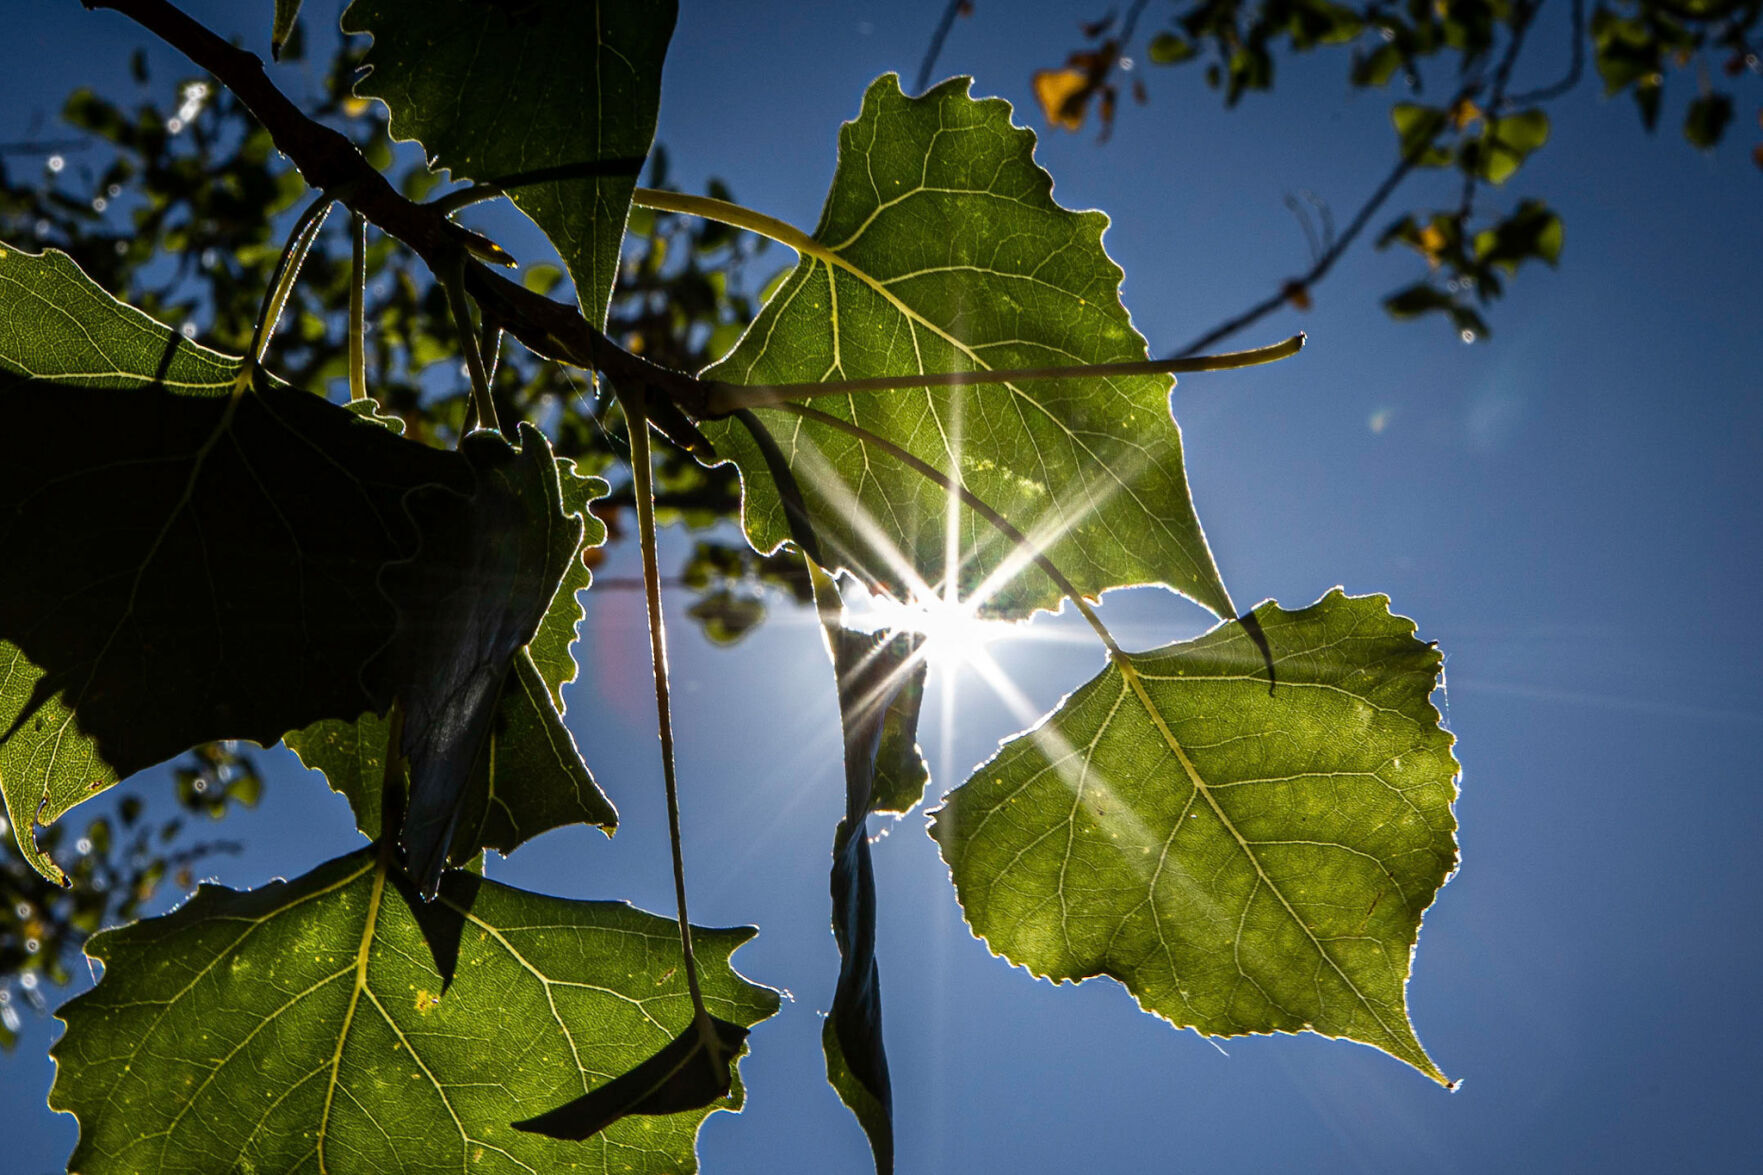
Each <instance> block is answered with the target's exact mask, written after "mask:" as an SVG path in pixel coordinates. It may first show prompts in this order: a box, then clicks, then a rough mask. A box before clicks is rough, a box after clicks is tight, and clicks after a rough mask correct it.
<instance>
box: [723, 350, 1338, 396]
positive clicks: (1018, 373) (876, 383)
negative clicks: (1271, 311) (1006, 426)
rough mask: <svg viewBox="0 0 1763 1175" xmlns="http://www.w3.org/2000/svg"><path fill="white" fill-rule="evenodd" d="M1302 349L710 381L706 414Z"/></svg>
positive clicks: (1202, 365) (1204, 367)
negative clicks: (816, 379)
mask: <svg viewBox="0 0 1763 1175" xmlns="http://www.w3.org/2000/svg"><path fill="white" fill-rule="evenodd" d="M1303 349H1304V336H1303V335H1302V334H1295V335H1293V336H1292V337H1291V338H1289V339H1286V340H1284V341H1283V342H1278V343H1273V344H1271V345H1270V346H1266V347H1256V348H1253V349H1252V350H1248V351H1229V352H1226V353H1225V354H1222V355H1197V356H1188V357H1178V358H1175V359H1140V360H1133V361H1130V362H1125V363H1081V364H1063V365H1060V366H1057V367H1021V368H1013V369H1006V370H988V369H984V368H982V369H979V370H976V371H941V372H929V373H918V374H913V373H907V374H903V375H877V376H870V377H868V378H865V379H840V380H828V381H826V382H824V383H790V384H725V383H711V384H710V398H709V403H708V407H709V413H708V414H709V415H711V416H722V415H726V414H728V413H730V412H733V411H735V410H736V409H737V408H768V407H771V406H772V405H774V404H778V403H780V402H782V401H784V400H809V399H813V398H815V397H816V396H843V395H847V394H849V393H851V392H883V391H893V390H896V389H899V388H925V387H934V388H949V387H956V388H960V387H968V386H970V385H973V384H1002V383H1028V382H1030V381H1033V380H1042V379H1070V378H1072V377H1073V376H1081V377H1083V378H1085V379H1093V378H1101V377H1107V376H1116V375H1120V376H1128V375H1174V374H1177V373H1180V372H1185V371H1231V370H1234V369H1236V368H1238V367H1254V366H1257V365H1258V364H1262V363H1273V362H1276V361H1277V360H1280V359H1285V358H1287V357H1289V356H1292V355H1296V354H1297V353H1298V352H1299V351H1301V350H1303Z"/></svg>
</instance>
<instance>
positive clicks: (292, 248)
mask: <svg viewBox="0 0 1763 1175" xmlns="http://www.w3.org/2000/svg"><path fill="white" fill-rule="evenodd" d="M335 202H336V197H335V196H333V195H331V194H330V193H329V192H323V193H320V194H319V196H318V198H317V199H316V200H314V201H313V202H312V203H310V204H308V205H307V206H306V210H305V211H304V212H302V213H301V214H300V218H299V219H298V220H296V221H295V222H294V227H293V230H292V231H290V232H289V233H288V243H287V244H286V245H284V246H282V255H281V256H280V257H278V258H277V259H276V263H275V268H274V269H273V270H271V271H270V275H269V285H268V287H267V288H266V289H265V290H264V291H263V304H262V305H261V306H259V307H258V310H257V325H256V326H255V327H254V328H252V331H251V353H250V356H249V363H248V364H247V366H248V367H255V366H258V365H260V364H261V363H262V362H263V353H264V352H265V351H267V350H269V341H270V339H271V338H273V337H274V336H275V328H276V324H277V323H278V322H280V321H281V318H282V309H283V308H284V307H285V306H286V305H287V304H288V295H289V294H291V293H293V292H294V279H295V278H297V277H298V276H299V275H300V266H301V264H302V263H303V262H304V261H305V260H306V254H307V252H308V250H310V249H311V248H312V242H313V241H314V240H316V239H317V238H318V230H319V229H320V228H322V227H324V218H325V217H326V216H328V215H330V211H331V205H332V204H333V203H335Z"/></svg>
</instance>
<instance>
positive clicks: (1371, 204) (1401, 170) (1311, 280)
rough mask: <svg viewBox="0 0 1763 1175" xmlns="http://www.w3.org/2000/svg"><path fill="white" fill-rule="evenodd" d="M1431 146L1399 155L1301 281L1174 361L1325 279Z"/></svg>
mask: <svg viewBox="0 0 1763 1175" xmlns="http://www.w3.org/2000/svg"><path fill="white" fill-rule="evenodd" d="M1480 85H1481V83H1480V82H1479V81H1469V82H1465V83H1464V84H1463V86H1462V87H1461V88H1460V89H1459V90H1458V91H1457V93H1456V95H1455V96H1453V97H1452V99H1451V100H1450V101H1449V102H1447V103H1446V104H1445V109H1446V110H1449V109H1451V108H1452V107H1453V106H1456V105H1457V103H1458V102H1461V101H1463V100H1464V99H1466V98H1469V97H1471V96H1472V95H1474V93H1475V92H1476V90H1477V89H1479V88H1480ZM1441 129H1442V128H1441ZM1436 137H1437V135H1436V134H1435V135H1434V138H1436ZM1432 144H1433V139H1425V140H1422V141H1419V142H1416V143H1414V144H1412V145H1411V146H1410V147H1409V148H1408V150H1407V151H1405V152H1404V153H1403V155H1402V157H1401V158H1400V159H1398V160H1397V161H1396V165H1395V167H1393V168H1391V169H1390V173H1389V174H1388V175H1386V176H1384V178H1383V182H1382V183H1380V184H1378V185H1377V188H1376V189H1375V190H1374V191H1373V192H1372V193H1371V196H1370V197H1369V198H1368V199H1367V200H1366V201H1365V203H1364V204H1363V205H1361V206H1360V208H1359V211H1358V212H1356V213H1354V214H1353V219H1352V220H1350V221H1349V222H1347V227H1346V230H1345V231H1343V232H1342V233H1341V235H1340V236H1339V237H1337V238H1336V239H1335V242H1334V243H1333V244H1332V245H1330V246H1329V247H1328V249H1326V250H1325V251H1324V252H1323V254H1322V256H1321V257H1318V258H1317V259H1316V262H1315V264H1313V265H1311V267H1310V268H1309V269H1308V270H1306V271H1305V272H1304V274H1303V275H1302V276H1301V277H1296V278H1293V279H1292V280H1291V281H1289V282H1286V283H1285V284H1283V285H1282V286H1281V287H1280V289H1279V291H1278V292H1276V293H1274V294H1272V295H1270V296H1268V297H1266V298H1263V299H1262V300H1261V301H1259V302H1257V303H1255V304H1254V305H1253V306H1250V307H1249V308H1248V309H1247V310H1244V311H1243V312H1242V313H1240V314H1238V315H1236V316H1235V317H1232V318H1228V319H1226V320H1225V321H1223V322H1221V323H1220V324H1218V325H1217V326H1215V327H1213V328H1212V329H1211V330H1209V331H1207V332H1206V333H1205V334H1203V335H1201V336H1200V337H1199V338H1197V339H1195V340H1194V341H1193V342H1191V343H1189V344H1188V345H1187V346H1185V347H1183V348H1182V349H1181V350H1179V351H1177V352H1176V357H1177V358H1181V357H1185V356H1188V355H1193V354H1196V353H1197V352H1199V351H1202V350H1204V349H1206V348H1207V347H1210V346H1212V345H1213V344H1214V343H1217V342H1218V341H1220V340H1221V339H1227V338H1229V337H1230V336H1231V335H1234V334H1236V333H1237V332H1238V331H1240V330H1242V329H1243V328H1244V327H1247V326H1249V325H1251V324H1253V323H1256V322H1259V321H1261V319H1263V318H1265V317H1267V316H1268V315H1269V314H1271V313H1273V312H1274V311H1275V310H1278V309H1279V308H1280V307H1281V306H1284V305H1285V304H1286V302H1287V300H1288V298H1289V296H1290V295H1289V294H1288V292H1287V291H1289V290H1290V289H1292V288H1293V287H1294V286H1295V287H1300V288H1303V289H1306V290H1308V289H1310V288H1311V287H1313V286H1315V285H1316V283H1317V282H1319V281H1321V280H1322V279H1323V278H1324V277H1326V276H1327V275H1328V271H1329V270H1331V269H1333V268H1334V263H1335V262H1336V261H1339V260H1340V258H1341V254H1343V253H1345V252H1346V251H1347V249H1348V247H1350V246H1351V245H1352V243H1353V242H1354V240H1356V239H1357V238H1358V236H1359V234H1360V233H1362V232H1364V231H1365V226H1366V225H1367V224H1369V223H1370V222H1371V218H1372V217H1373V216H1375V215H1377V210H1378V209H1379V208H1382V207H1383V205H1384V201H1386V200H1388V199H1389V198H1390V196H1392V195H1393V194H1394V193H1395V190H1396V189H1397V188H1399V187H1401V186H1402V181H1403V180H1405V179H1407V178H1408V173H1409V172H1411V171H1413V170H1414V169H1415V168H1416V167H1417V166H1419V164H1420V160H1421V159H1422V158H1423V157H1424V156H1425V155H1426V153H1427V152H1428V151H1430V150H1431V149H1432Z"/></svg>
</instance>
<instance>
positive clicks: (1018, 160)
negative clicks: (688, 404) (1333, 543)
mask: <svg viewBox="0 0 1763 1175" xmlns="http://www.w3.org/2000/svg"><path fill="white" fill-rule="evenodd" d="M968 85H969V82H968V81H966V80H963V79H955V80H952V81H949V82H945V83H943V84H942V85H940V86H937V87H936V88H934V89H932V90H931V91H930V92H929V93H927V94H925V95H924V96H923V97H922V98H907V97H906V96H905V95H904V94H902V93H901V92H900V86H899V82H898V80H897V79H896V78H895V77H894V76H893V75H891V74H890V75H888V76H886V77H883V78H880V79H878V80H877V81H876V82H875V83H874V84H873V85H871V86H870V88H869V92H868V94H867V95H866V96H865V98H864V101H863V111H862V113H861V115H860V116H859V117H858V118H857V120H856V121H855V122H852V123H848V124H846V125H845V127H844V128H843V129H842V131H841V132H840V136H839V144H840V148H839V164H838V169H837V172H836V173H835V175H834V178H833V185H832V191H831V193H830V194H829V195H828V197H827V203H826V208H825V211H824V212H823V213H822V214H821V220H820V226H819V227H818V228H817V229H816V230H815V232H814V235H813V238H812V239H809V238H806V237H803V238H802V239H801V240H799V241H796V242H792V243H793V244H794V246H795V247H796V248H797V249H798V252H800V253H801V254H802V256H801V260H800V263H799V264H798V265H797V267H796V269H795V271H794V272H793V273H792V274H791V275H790V277H789V278H788V279H787V280H786V281H785V282H784V284H783V285H782V286H781V287H780V288H779V289H778V290H777V292H776V293H775V295H773V297H772V298H771V299H770V300H769V301H768V303H767V304H766V306H765V309H764V310H763V311H762V312H761V313H760V315H759V317H758V319H757V320H756V321H755V322H754V324H753V326H752V328H751V329H749V331H748V332H747V335H746V337H745V338H744V339H743V340H742V341H741V343H740V345H739V346H737V347H736V348H735V350H734V351H733V352H732V353H731V354H730V355H729V356H728V358H726V359H724V360H723V361H722V362H721V363H718V364H717V365H716V366H715V367H713V368H711V369H710V370H709V371H708V372H706V373H705V374H706V376H707V377H708V378H713V379H718V380H723V381H726V382H732V383H741V384H752V383H764V384H777V383H792V382H824V381H827V380H837V379H845V378H859V377H864V376H880V375H898V374H902V373H918V372H944V371H963V370H977V369H982V368H991V369H1011V368H1018V367H1037V366H1046V365H1066V364H1071V365H1076V364H1084V363H1102V362H1111V361H1118V360H1141V359H1143V358H1144V357H1145V353H1146V352H1145V341H1144V339H1143V338H1141V337H1140V336H1139V334H1138V332H1136V331H1135V330H1134V329H1133V327H1132V323H1131V320H1130V319H1129V318H1128V316H1127V313H1126V310H1125V308H1124V307H1123V306H1122V305H1121V303H1120V295H1119V285H1120V278H1121V271H1120V269H1119V267H1118V266H1116V265H1115V264H1114V262H1113V261H1112V260H1111V259H1110V258H1109V257H1108V255H1107V254H1106V253H1105V252H1104V251H1103V249H1102V230H1103V229H1104V228H1105V227H1106V225H1107V218H1106V217H1105V216H1103V215H1102V214H1101V213H1099V212H1081V213H1080V212H1072V211H1069V210H1067V209H1065V208H1062V207H1060V206H1059V205H1058V204H1057V203H1055V202H1054V201H1053V198H1052V194H1051V188H1052V180H1051V179H1050V177H1049V176H1048V175H1047V173H1046V172H1045V171H1043V170H1041V168H1040V167H1038V166H1037V165H1036V164H1035V162H1034V158H1033V151H1034V135H1033V134H1032V133H1031V132H1029V131H1027V130H1023V129H1022V128H1020V127H1016V126H1014V125H1012V124H1011V122H1010V106H1009V104H1008V103H1006V102H1003V101H1001V100H998V99H986V100H982V101H976V100H974V99H972V98H970V97H968V95H967V86H968ZM1169 388H1170V380H1169V378H1168V377H1167V376H1146V377H1133V378H1109V379H1099V378H1076V377H1074V378H1071V379H1065V380H1043V381H1036V382H1034V383H1025V384H1021V385H1015V384H992V385H981V386H970V387H965V388H947V387H945V388H916V389H908V390H901V391H888V392H869V393H863V394H862V395H851V396H845V397H826V398H821V399H817V400H815V401H814V405H813V406H814V408H816V409H818V410H822V411H825V412H827V413H830V414H832V415H833V416H835V417H838V418H839V419H841V420H845V421H849V422H852V423H853V424H855V425H856V426H857V427H859V428H861V429H863V430H867V431H868V432H869V433H871V434H873V435H875V436H877V437H880V438H883V439H884V440H886V441H888V442H891V443H893V444H895V445H898V446H900V447H902V448H904V449H906V450H907V451H908V452H910V453H912V454H914V455H915V456H917V457H918V458H920V459H922V460H924V461H926V462H928V463H929V464H931V465H933V466H935V467H937V468H938V469H941V470H943V471H945V472H947V473H949V474H951V475H953V476H957V477H959V478H960V479H961V480H962V482H964V483H965V485H966V486H967V487H968V488H969V489H970V490H972V491H973V492H974V493H976V494H977V495H978V496H979V497H980V498H981V499H983V500H984V501H985V502H987V503H988V504H989V505H990V506H991V507H993V508H994V509H996V510H997V511H999V512H1000V513H1001V514H1003V515H1004V516H1005V517H1006V518H1007V519H1009V520H1010V521H1011V522H1012V523H1013V524H1014V525H1015V526H1016V527H1017V528H1018V529H1020V530H1021V531H1023V532H1025V533H1026V534H1028V535H1029V536H1030V537H1031V539H1033V540H1034V541H1036V542H1039V543H1042V544H1044V546H1045V549H1046V552H1047V554H1048V555H1049V557H1050V558H1051V559H1052V561H1053V562H1054V563H1055V564H1056V565H1057V566H1058V567H1059V569H1060V570H1061V571H1063V572H1064V573H1065V574H1066V576H1068V577H1069V578H1070V580H1071V581H1072V583H1073V584H1074V585H1075V586H1076V587H1077V589H1078V590H1079V591H1081V592H1082V593H1084V594H1085V595H1088V596H1097V595H1100V594H1101V592H1103V591H1104V590H1106V589H1109V588H1113V587H1120V586H1125V585H1129V584H1144V583H1162V584H1167V585H1169V586H1170V587H1172V588H1174V589H1175V590H1177V591H1180V592H1182V593H1183V594H1185V595H1188V596H1190V597H1192V598H1193V599H1195V600H1197V601H1199V602H1200V603H1201V604H1203V605H1205V606H1206V607H1208V608H1211V609H1213V610H1214V611H1216V612H1218V613H1220V614H1227V615H1228V614H1232V613H1233V611H1234V610H1233V609H1232V608H1231V604H1230V598H1229V595H1228V594H1227V593H1226V592H1225V590H1224V585H1223V584H1222V582H1220V580H1219V577H1218V571H1217V568H1216V567H1215V566H1214V565H1213V562H1212V554H1211V552H1210V551H1209V550H1208V549H1207V546H1206V540H1205V536H1204V535H1203V534H1202V533H1201V530H1200V525H1199V522H1198V520H1197V519H1196V518H1195V517H1194V511H1193V503H1192V500H1191V498H1190V497H1189V494H1188V487H1187V478H1186V474H1185V472H1184V471H1183V468H1182V459H1181V434H1180V431H1179V430H1178V429H1177V428H1176V426H1175V423H1174V421H1173V420H1172V419H1171V418H1170V413H1169ZM753 414H754V416H756V417H758V418H759V419H760V420H761V421H763V422H764V423H765V424H766V425H767V426H768V427H769V429H770V431H771V432H772V433H773V434H774V435H775V436H776V437H777V438H778V444H779V445H780V446H781V447H782V449H783V451H784V453H785V455H786V457H787V459H788V462H789V466H790V468H791V470H792V472H793V474H794V477H795V480H796V481H797V482H798V483H799V485H800V490H801V494H802V497H803V499H804V501H805V504H806V506H807V508H808V513H809V517H810V520H811V521H812V523H813V526H814V528H815V530H816V531H817V533H818V535H819V538H820V543H821V546H822V548H823V549H824V550H825V551H826V553H827V555H828V557H829V559H830V560H831V563H832V565H833V566H836V567H843V568H848V569H850V570H852V571H853V572H855V573H857V574H858V575H860V576H861V577H862V578H864V579H865V580H867V581H869V582H870V583H872V584H876V585H879V586H880V587H882V588H883V589H885V590H886V591H887V592H889V593H890V594H892V595H894V596H896V597H898V598H901V599H906V598H908V597H910V596H911V595H912V594H913V591H914V590H915V589H916V590H918V591H920V592H922V591H923V589H924V586H925V585H928V584H934V583H936V582H937V581H939V580H941V579H942V578H943V577H944V575H945V571H949V572H952V573H955V574H957V575H958V577H959V579H958V582H959V584H960V587H961V594H962V596H963V597H964V598H971V597H972V596H974V595H975V594H976V593H980V589H981V585H982V583H984V584H985V588H984V591H983V593H981V594H983V595H984V597H985V600H984V605H983V607H984V608H985V610H986V611H987V613H988V614H993V615H1005V616H1024V615H1027V614H1028V613H1030V612H1032V611H1033V610H1035V609H1038V608H1054V607H1057V606H1058V602H1059V599H1060V595H1061V593H1060V590H1059V588H1058V587H1057V586H1056V585H1055V584H1054V583H1053V581H1052V580H1051V579H1049V578H1048V577H1047V576H1046V575H1045V574H1044V573H1043V572H1042V571H1041V570H1040V568H1039V567H1037V566H1035V565H1034V564H1032V563H1028V562H1027V561H1026V560H1024V559H1023V558H1022V557H1021V554H1020V553H1019V552H1018V551H1017V549H1016V546H1015V544H1014V543H1012V542H1011V541H1010V540H1009V539H1006V538H1004V537H1003V536H1001V535H1000V534H999V533H998V531H997V530H996V529H995V528H994V527H993V526H991V525H990V524H989V523H987V522H985V521H983V520H982V519H980V518H979V517H977V516H976V515H974V514H973V513H972V512H970V511H969V510H968V509H967V507H966V506H959V507H953V508H952V507H951V505H950V503H949V502H948V501H947V500H946V494H945V491H944V490H943V489H942V488H941V487H939V486H937V485H934V484H932V483H931V482H930V481H928V480H927V479H925V478H924V477H922V476H921V475H920V474H919V473H917V472H915V471H913V470H912V469H911V468H909V467H908V466H906V465H904V464H902V463H901V462H900V461H899V460H898V459H897V458H896V457H895V456H893V455H890V454H889V453H887V452H885V451H883V450H881V449H879V448H877V446H875V445H874V444H872V443H870V442H867V441H864V440H861V439H858V438H854V437H852V436H850V435H848V434H847V433H845V432H843V431H841V430H839V429H838V428H837V427H835V426H832V425H828V424H825V423H822V422H818V421H813V420H807V419H804V418H802V417H800V416H797V415H795V414H793V413H792V412H790V411H789V409H788V408H787V407H786V408H779V409H757V410H755V411H754V413H753ZM704 431H705V434H706V435H707V436H709V437H710V438H711V440H712V442H713V443H714V444H715V445H716V447H717V450H718V452H720V453H722V454H723V455H725V456H727V457H731V458H732V459H733V460H734V461H735V463H736V464H737V465H738V466H739V467H740V470H741V474H742V482H743V486H744V497H743V503H742V505H743V512H744V517H745V522H746V526H747V532H748V535H749V537H750V538H751V540H752V542H753V544H754V545H755V546H756V547H757V548H759V549H760V550H762V551H770V550H773V549H775V548H776V547H777V546H778V545H779V544H780V543H782V542H783V541H784V540H785V539H787V538H789V537H790V532H789V524H788V519H787V518H786V516H785V510H784V502H783V497H782V495H781V494H780V492H779V490H778V487H777V485H776V484H775V483H774V482H773V480H772V478H771V476H770V474H769V472H768V469H767V466H766V462H765V459H764V455H763V452H762V451H761V449H760V447H759V446H758V444H757V443H756V442H755V441H754V440H753V438H752V437H751V436H750V435H749V434H748V432H747V431H746V430H745V429H744V428H741V427H740V426H739V425H733V426H731V425H730V424H729V423H727V422H721V423H717V422H712V423H711V424H709V425H708V426H706V428H705V430H704ZM952 515H953V516H954V524H953V528H954V531H955V534H956V536H957V538H958V540H959V547H960V549H959V557H958V568H947V569H946V568H945V561H946V558H947V553H948V547H949V545H950V544H948V543H946V542H945V531H946V530H947V529H948V528H949V525H950V522H949V520H950V518H951V516H952ZM988 579H990V580H992V582H990V583H987V582H986V581H987V580H988Z"/></svg>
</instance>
